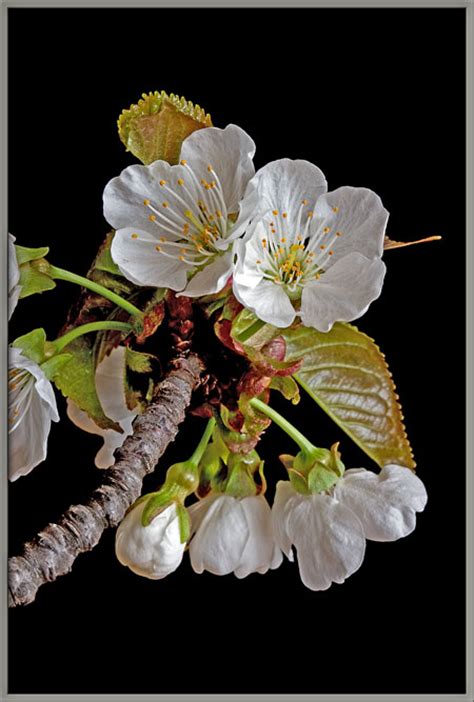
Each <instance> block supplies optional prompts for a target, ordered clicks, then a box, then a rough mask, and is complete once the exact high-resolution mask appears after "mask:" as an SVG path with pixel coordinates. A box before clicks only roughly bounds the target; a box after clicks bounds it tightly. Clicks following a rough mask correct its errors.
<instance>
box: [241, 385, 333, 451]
mask: <svg viewBox="0 0 474 702" xmlns="http://www.w3.org/2000/svg"><path fill="white" fill-rule="evenodd" d="M250 404H251V405H252V407H253V408H254V409H256V410H257V411H258V412H261V413H262V414H265V415H266V416H267V417H268V418H269V419H271V420H272V421H273V422H275V424H277V425H278V426H279V427H280V429H283V431H284V432H285V433H286V434H288V436H289V437H290V439H293V441H294V442H295V443H296V444H298V446H299V447H300V449H301V452H302V453H303V455H304V456H305V457H307V458H309V457H314V458H318V457H319V456H318V454H321V457H322V455H324V451H323V449H320V448H318V447H317V446H314V444H312V443H311V441H309V439H307V438H306V436H304V434H302V433H301V432H300V431H299V430H298V429H297V428H296V427H294V426H293V424H291V423H290V422H289V421H288V420H287V419H285V417H283V416H282V415H281V414H280V413H279V412H277V411H276V410H274V409H273V408H272V407H270V406H269V405H267V404H265V402H262V401H261V400H259V399H257V398H256V397H254V398H252V399H251V400H250Z"/></svg>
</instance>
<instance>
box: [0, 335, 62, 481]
mask: <svg viewBox="0 0 474 702" xmlns="http://www.w3.org/2000/svg"><path fill="white" fill-rule="evenodd" d="M9 369H10V372H11V371H12V370H13V369H16V370H18V371H20V372H21V373H23V374H25V373H26V374H27V375H23V381H24V382H23V383H22V388H21V389H20V390H19V391H18V392H17V391H16V390H15V379H14V378H13V379H12V381H11V382H10V383H9V384H10V393H9V422H10V430H9V436H8V450H9V463H8V475H9V479H10V480H12V481H13V480H16V479H17V478H19V477H20V476H22V475H27V474H28V473H29V472H30V471H31V470H33V468H35V466H37V465H38V464H39V463H41V462H42V461H44V459H45V458H46V453H47V443H48V437H49V432H50V429H51V421H54V422H58V421H59V415H58V408H57V404H56V397H55V395H54V391H53V388H52V385H51V383H50V381H49V380H48V379H47V378H46V376H45V375H44V373H43V371H42V370H41V368H40V367H39V366H38V365H37V364H36V363H35V362H34V361H32V360H31V359H29V358H26V357H25V356H23V355H22V353H21V350H20V349H18V348H15V347H10V349H9ZM20 393H21V395H22V398H23V399H22V401H21V403H20V402H19V395H20Z"/></svg>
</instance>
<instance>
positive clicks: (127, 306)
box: [48, 265, 143, 319]
mask: <svg viewBox="0 0 474 702" xmlns="http://www.w3.org/2000/svg"><path fill="white" fill-rule="evenodd" d="M48 275H49V276H50V277H51V278H55V279H56V280H67V281H68V282H69V283H76V284H77V285H81V286H82V287H83V288H87V289H88V290H92V292H95V293H97V294H98V295H102V297H105V298H107V300H110V301H111V302H113V303H114V304H116V305H117V306H118V307H122V309H124V310H126V311H127V312H128V313H129V314H131V315H132V317H138V319H143V312H141V310H139V309H138V307H135V305H132V303H131V302H128V300H124V299H123V297H120V295H117V293H114V292H112V290H109V289H108V288H105V287H104V286H103V285H100V284H99V283H95V282H94V281H93V280H89V278H84V277H83V276H82V275H77V273H71V272H70V271H65V270H64V269H63V268H57V267H56V266H51V265H50V268H49V271H48Z"/></svg>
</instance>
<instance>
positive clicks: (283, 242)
mask: <svg viewBox="0 0 474 702" xmlns="http://www.w3.org/2000/svg"><path fill="white" fill-rule="evenodd" d="M280 241H281V243H282V244H285V243H286V236H282V238H281V239H280Z"/></svg>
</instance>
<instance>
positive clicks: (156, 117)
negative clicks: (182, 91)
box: [118, 90, 212, 164]
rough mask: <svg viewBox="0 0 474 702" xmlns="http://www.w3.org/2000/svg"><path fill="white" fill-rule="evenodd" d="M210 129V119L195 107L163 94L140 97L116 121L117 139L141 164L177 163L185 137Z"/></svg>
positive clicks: (162, 92) (176, 97)
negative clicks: (205, 128)
mask: <svg viewBox="0 0 474 702" xmlns="http://www.w3.org/2000/svg"><path fill="white" fill-rule="evenodd" d="M211 126H212V122H211V118H210V116H209V115H208V114H206V112H205V111H204V110H203V109H202V108H201V107H199V105H193V103H192V102H188V101H186V100H185V99H184V98H180V97H178V96H177V95H173V93H171V94H170V95H167V94H166V93H165V92H164V90H162V91H161V92H159V91H155V92H154V93H149V94H148V95H147V94H146V93H144V94H143V95H142V99H141V100H139V101H138V104H136V105H131V107H130V109H128V110H123V112H122V114H121V115H120V117H119V120H118V128H119V136H120V139H121V140H122V142H123V143H124V144H125V146H126V147H127V151H131V152H132V154H133V155H134V156H136V157H137V158H138V159H140V161H142V163H145V164H148V163H152V162H153V161H156V160H157V159H162V160H164V161H168V163H171V164H175V163H177V162H178V159H179V154H180V151H181V145H182V143H183V141H184V140H185V139H186V137H187V136H189V135H190V134H191V133H192V132H194V131H195V130H196V129H202V128H203V127H211Z"/></svg>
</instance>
